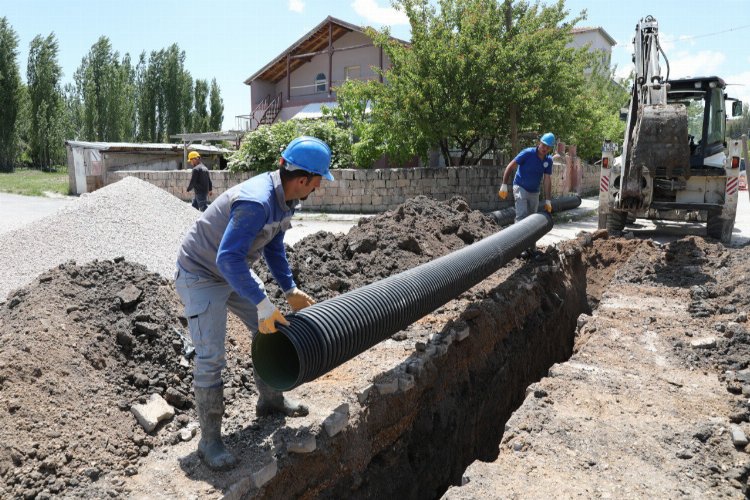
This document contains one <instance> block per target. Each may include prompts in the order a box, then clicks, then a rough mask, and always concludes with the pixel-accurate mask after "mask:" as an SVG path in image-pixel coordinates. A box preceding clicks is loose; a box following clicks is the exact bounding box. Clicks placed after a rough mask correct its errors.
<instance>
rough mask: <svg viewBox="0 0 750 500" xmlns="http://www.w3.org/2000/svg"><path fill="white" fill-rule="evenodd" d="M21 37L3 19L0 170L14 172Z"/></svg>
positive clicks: (0, 22)
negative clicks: (19, 43) (19, 40)
mask: <svg viewBox="0 0 750 500" xmlns="http://www.w3.org/2000/svg"><path fill="white" fill-rule="evenodd" d="M17 49H18V36H17V35H16V32H15V31H14V30H13V28H12V27H11V25H10V23H9V22H8V20H7V18H5V17H2V18H0V110H2V111H1V112H0V170H12V169H13V167H14V165H15V163H16V159H17V156H18V139H19V137H18V112H19V108H20V102H21V101H20V99H21V97H20V91H21V75H20V71H19V69H18V61H17V60H16V58H17V57H18V50H17Z"/></svg>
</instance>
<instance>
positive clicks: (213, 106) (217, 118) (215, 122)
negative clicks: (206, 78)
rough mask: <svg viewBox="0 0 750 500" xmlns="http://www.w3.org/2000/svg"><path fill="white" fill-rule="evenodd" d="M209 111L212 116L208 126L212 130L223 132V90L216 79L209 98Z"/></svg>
mask: <svg viewBox="0 0 750 500" xmlns="http://www.w3.org/2000/svg"><path fill="white" fill-rule="evenodd" d="M209 101H210V104H209V109H210V111H211V115H210V117H209V120H208V126H209V128H210V129H211V130H221V124H222V123H223V122H224V100H223V99H222V98H221V90H220V89H219V84H217V83H216V78H214V79H213V80H211V94H210V97H209Z"/></svg>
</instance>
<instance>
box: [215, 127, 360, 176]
mask: <svg viewBox="0 0 750 500" xmlns="http://www.w3.org/2000/svg"><path fill="white" fill-rule="evenodd" d="M300 135H309V136H313V137H317V138H318V139H320V140H322V141H325V142H326V144H328V146H329V147H330V148H331V168H348V167H350V166H351V164H352V157H351V142H350V140H349V133H348V132H347V131H345V130H343V129H342V128H341V127H339V126H337V125H336V123H335V122H334V121H333V120H330V119H321V120H288V121H285V122H277V123H274V124H273V125H261V126H260V127H258V128H257V129H255V130H253V131H252V132H249V133H247V134H245V136H244V137H243V138H242V144H241V145H240V149H239V150H238V151H237V152H235V153H234V154H233V155H232V157H231V158H230V160H229V169H230V170H231V171H233V172H245V171H259V172H264V171H269V170H275V169H277V168H278V165H279V163H278V161H279V158H280V154H281V152H282V151H283V150H284V148H285V147H286V145H287V144H289V143H290V142H291V141H292V139H294V138H296V137H299V136H300Z"/></svg>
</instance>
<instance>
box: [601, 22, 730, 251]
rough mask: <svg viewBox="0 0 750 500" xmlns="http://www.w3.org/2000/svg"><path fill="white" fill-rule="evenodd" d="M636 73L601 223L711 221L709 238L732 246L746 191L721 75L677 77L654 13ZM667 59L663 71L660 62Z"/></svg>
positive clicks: (613, 149) (642, 27)
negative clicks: (742, 188)
mask: <svg viewBox="0 0 750 500" xmlns="http://www.w3.org/2000/svg"><path fill="white" fill-rule="evenodd" d="M633 45H634V53H633V63H634V65H635V72H634V78H633V85H632V88H631V95H630V103H629V106H628V108H627V110H626V112H625V110H624V112H623V113H621V116H623V117H624V118H625V119H626V126H625V137H624V140H623V143H622V150H621V154H620V155H619V156H617V157H616V156H615V154H616V153H617V150H618V146H617V144H616V143H614V142H612V141H611V140H605V142H604V144H603V146H602V159H601V177H600V184H599V228H600V229H605V228H606V229H607V230H608V231H609V232H610V234H615V235H616V234H620V233H622V231H623V229H624V227H625V225H626V224H628V223H632V222H634V221H635V220H636V219H639V218H640V219H649V220H657V221H659V220H667V221H690V222H704V223H705V224H706V234H707V236H709V237H712V238H715V239H718V240H720V241H721V242H722V243H724V244H727V245H728V244H729V243H730V242H731V238H732V229H733V228H734V219H735V215H736V211H737V196H738V192H739V173H740V168H739V166H740V156H741V141H740V140H731V141H729V144H727V139H726V117H727V109H726V105H727V104H728V103H730V102H731V114H732V116H740V115H741V114H742V102H741V101H738V100H737V99H733V98H730V97H728V96H727V94H726V93H725V89H726V83H725V82H724V80H722V79H721V78H719V77H717V76H708V77H691V78H680V79H672V80H670V79H669V61H668V59H667V57H666V55H665V54H664V50H663V49H662V47H661V45H660V44H659V24H658V22H657V20H656V19H655V18H654V17H653V16H646V17H645V18H643V19H641V20H640V22H639V23H638V24H637V25H636V28H635V36H634V38H633ZM662 58H663V59H664V62H665V63H666V64H665V66H666V75H662V70H661V64H660V60H661V59H662Z"/></svg>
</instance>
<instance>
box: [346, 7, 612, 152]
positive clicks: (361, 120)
mask: <svg viewBox="0 0 750 500" xmlns="http://www.w3.org/2000/svg"><path fill="white" fill-rule="evenodd" d="M395 4H396V5H397V6H398V7H400V8H401V9H402V10H403V11H404V12H405V13H406V14H407V16H408V18H409V22H410V25H411V32H412V40H411V43H410V44H409V45H404V44H403V43H400V42H398V41H396V40H393V39H391V38H390V36H389V32H388V31H387V30H384V31H382V32H375V31H371V32H370V34H371V36H373V38H374V40H375V42H376V43H377V44H378V45H380V46H382V47H383V49H384V51H385V52H386V53H387V55H388V57H389V59H390V61H391V64H392V66H391V68H390V69H389V70H387V71H386V72H384V79H385V83H384V84H379V83H377V82H347V84H345V85H343V86H341V87H340V88H338V89H337V98H338V101H339V105H340V106H339V108H338V109H335V110H332V112H331V114H332V115H333V116H334V117H335V118H336V119H337V120H339V121H340V122H341V123H346V124H348V125H349V126H351V128H352V131H353V134H354V136H355V137H356V138H357V139H358V141H359V142H357V143H356V144H355V145H354V146H353V148H352V154H353V155H354V158H355V161H357V162H358V163H360V164H361V163H366V162H368V161H370V162H371V161H372V160H373V159H377V157H379V156H380V155H382V154H388V155H389V156H390V155H391V154H394V155H395V156H397V157H400V158H404V157H408V155H409V154H418V155H420V156H422V157H423V158H424V156H425V155H426V151H427V149H428V148H437V149H439V151H440V153H441V154H442V156H443V158H444V161H445V163H446V164H450V163H451V162H452V158H451V155H452V153H455V152H458V154H459V158H458V162H459V163H460V164H464V165H470V164H475V163H477V162H478V161H479V160H480V159H481V158H482V157H483V156H485V155H486V154H491V153H492V152H494V151H498V150H501V151H504V152H506V153H516V152H517V151H519V150H520V149H521V148H522V147H524V146H525V145H524V144H522V143H521V138H523V137H537V136H539V135H540V134H541V133H543V132H546V131H553V132H554V133H555V135H556V136H558V137H559V138H561V139H563V140H565V141H566V142H569V143H570V142H579V143H580V144H581V145H582V146H583V149H584V150H586V151H588V150H589V149H591V148H593V146H592V145H593V144H598V146H596V147H597V148H598V147H599V146H600V145H601V141H602V139H604V136H606V135H609V134H611V133H614V132H613V130H614V131H615V132H616V131H617V127H619V124H617V123H615V122H614V121H613V120H617V117H618V114H619V100H620V98H621V95H620V93H619V90H620V89H619V87H618V86H616V85H613V84H612V83H611V78H610V77H611V72H610V71H609V69H608V68H606V69H605V70H603V71H598V70H597V71H585V70H586V68H587V67H591V66H594V65H595V57H594V56H592V55H591V54H589V53H588V51H587V49H586V48H581V49H575V48H572V47H569V46H568V45H569V42H570V41H571V40H572V35H571V29H572V28H573V26H575V24H576V23H578V22H579V21H580V20H581V19H583V18H584V16H585V12H583V13H581V14H580V15H578V16H573V17H572V18H571V17H570V16H569V12H568V11H567V10H566V9H565V4H564V1H563V0H559V1H557V2H556V3H554V4H551V5H542V4H540V3H538V2H537V3H529V2H526V1H515V2H514V1H511V0H439V1H438V2H432V1H430V0H396V1H395ZM591 86H595V87H596V90H595V92H593V93H592V92H591V90H590V87H591ZM594 94H596V95H594ZM613 96H614V97H615V98H616V100H617V101H618V103H617V104H615V103H614V102H610V101H607V102H605V101H604V99H609V98H610V97H613ZM582 97H583V99H582ZM364 103H369V108H370V109H369V112H368V113H362V112H361V111H362V110H363V109H364V108H363V105H364Z"/></svg>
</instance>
